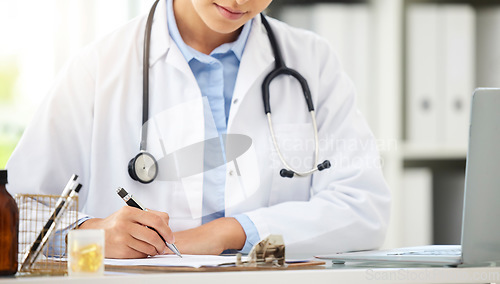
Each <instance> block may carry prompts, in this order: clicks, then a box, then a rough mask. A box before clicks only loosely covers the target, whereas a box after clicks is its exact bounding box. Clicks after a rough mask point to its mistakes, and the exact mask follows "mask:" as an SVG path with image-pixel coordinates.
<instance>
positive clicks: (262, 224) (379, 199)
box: [246, 44, 390, 254]
mask: <svg viewBox="0 0 500 284" xmlns="http://www.w3.org/2000/svg"><path fill="white" fill-rule="evenodd" d="M317 48H318V50H316V54H318V55H323V56H317V57H319V58H321V60H320V59H319V58H318V60H317V66H318V67H319V69H320V71H319V78H316V79H315V78H311V79H310V80H309V82H310V85H311V82H312V84H318V88H315V87H314V86H313V87H312V89H317V90H318V95H317V97H315V105H316V117H317V122H318V130H319V139H320V142H321V143H320V145H321V146H320V151H319V153H320V157H319V161H320V162H321V161H323V160H325V159H329V160H330V161H331V162H332V168H330V169H328V170H325V171H322V172H317V173H315V174H314V175H313V178H312V182H311V188H303V190H305V191H310V199H309V200H308V201H286V202H282V203H278V204H275V205H272V206H269V207H264V208H259V209H256V210H254V211H251V212H246V215H247V216H249V218H250V219H251V220H252V222H253V223H254V224H255V226H256V227H257V230H258V232H259V235H260V237H261V238H265V237H266V236H268V235H269V234H281V235H283V237H284V240H285V244H286V250H287V253H292V254H311V253H312V254H325V253H335V252H341V251H353V250H366V249H375V248H378V247H380V246H381V245H382V243H383V241H384V238H385V232H386V229H387V225H388V219H389V207H390V194H389V190H388V187H387V185H386V183H385V180H384V177H383V175H382V171H381V167H380V158H379V153H378V150H377V142H376V140H375V138H374V136H373V134H372V132H371V131H370V129H369V127H368V125H367V123H366V121H365V119H364V118H363V116H362V115H361V114H360V112H359V111H358V110H357V108H356V106H355V90H354V87H353V85H352V83H351V81H350V79H349V78H348V77H347V76H346V75H345V73H344V72H343V71H341V69H340V68H339V67H338V66H340V65H339V63H338V60H337V58H336V56H335V54H334V53H333V52H331V51H330V48H329V47H328V45H327V44H318V46H317ZM318 79H319V80H318ZM313 95H314V94H313ZM325 145H326V146H325ZM273 190H276V189H274V188H273ZM278 190H287V189H286V188H281V189H278Z"/></svg>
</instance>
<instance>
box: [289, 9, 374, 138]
mask: <svg viewBox="0 0 500 284" xmlns="http://www.w3.org/2000/svg"><path fill="white" fill-rule="evenodd" d="M280 19H281V20H283V21H284V22H286V23H288V24H290V25H292V26H295V27H299V28H304V29H308V30H311V31H313V32H315V33H317V34H318V35H320V36H321V37H323V38H325V39H326V40H327V41H328V42H329V43H330V45H331V46H332V48H333V50H334V52H335V53H336V54H337V55H338V57H339V60H340V62H341V64H342V67H343V69H344V70H345V72H346V73H347V75H348V76H349V77H350V78H351V80H352V81H353V83H354V86H355V88H356V94H357V106H358V108H359V109H360V110H361V112H362V113H363V114H364V116H365V117H366V118H367V121H368V123H369V124H370V126H371V127H372V128H374V129H376V127H377V125H376V121H377V120H376V118H377V112H376V110H375V109H374V108H373V105H374V103H375V102H376V98H375V97H374V94H373V92H371V90H372V89H373V88H372V83H371V77H372V76H371V70H372V68H371V58H373V56H372V55H371V51H372V50H373V49H372V45H371V42H372V40H371V35H372V34H373V33H371V32H370V27H371V26H372V25H371V24H370V21H371V18H370V7H369V5H367V4H363V3H361V4H345V3H316V4H309V5H287V6H285V7H284V8H283V9H282V12H281V13H280Z"/></svg>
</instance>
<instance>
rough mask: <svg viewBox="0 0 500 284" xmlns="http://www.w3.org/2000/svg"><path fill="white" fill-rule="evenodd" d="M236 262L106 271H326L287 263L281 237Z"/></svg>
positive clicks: (312, 263)
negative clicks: (243, 259) (216, 264)
mask: <svg viewBox="0 0 500 284" xmlns="http://www.w3.org/2000/svg"><path fill="white" fill-rule="evenodd" d="M235 260H236V261H235V262H231V263H224V264H220V265H218V266H201V267H186V266H155V265H109V264H107V265H105V270H106V271H134V272H138V271H139V272H144V273H145V272H224V271H259V270H267V271H268V270H298V269H324V268H325V267H324V264H325V262H324V261H318V260H306V261H290V262H286V261H285V244H284V241H283V237H282V236H281V235H269V236H268V237H267V238H265V239H263V240H262V241H260V242H259V243H258V244H256V245H255V246H254V247H253V248H252V250H251V251H250V253H249V254H248V257H247V258H246V259H245V261H242V256H241V254H237V255H236V258H235Z"/></svg>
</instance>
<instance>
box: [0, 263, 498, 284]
mask: <svg viewBox="0 0 500 284" xmlns="http://www.w3.org/2000/svg"><path fill="white" fill-rule="evenodd" d="M318 268H319V269H318ZM495 282H497V283H500V267H474V268H444V267H424V266H421V267H389V266H387V267H380V266H379V267H377V268H376V267H375V266H371V265H366V264H364V265H363V264H361V265H339V266H332V265H330V264H327V265H324V266H321V267H314V268H310V269H299V270H261V271H224V272H214V271H210V272H208V271H205V272H201V271H200V272H145V273H140V272H139V271H130V272H126V273H124V272H114V271H107V272H106V274H105V275H104V276H101V277H85V278H84V277H78V278H76V277H67V276H53V277H50V276H43V277H30V276H19V277H15V278H0V284H5V283H37V284H38V283H40V284H54V283H55V284H57V283H72V284H89V283H91V284H138V283H147V284H154V283H162V284H165V283H176V284H191V283H192V284H199V283H203V284H210V283H215V284H221V283H231V284H233V283H234V284H256V283H259V284H264V283H287V284H295V283H296V284H321V283H328V284H332V283H356V284H359V283H495Z"/></svg>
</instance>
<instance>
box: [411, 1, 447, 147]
mask: <svg viewBox="0 0 500 284" xmlns="http://www.w3.org/2000/svg"><path fill="white" fill-rule="evenodd" d="M438 12H439V11H438V5H437V4H420V3H418V4H417V3H415V4H412V5H410V6H409V7H408V15H407V16H408V18H407V19H408V23H407V32H406V34H407V43H406V44H407V98H406V111H407V117H406V136H407V140H408V143H409V144H410V145H416V146H424V147H432V146H435V145H437V144H438V133H439V131H440V129H439V127H438V121H439V120H440V119H439V114H440V113H439V106H438V103H439V102H438V95H439V94H438V82H439V80H440V76H441V74H439V72H438V60H439V55H438V39H439V32H438V30H437V27H438V24H439V13H438Z"/></svg>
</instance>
